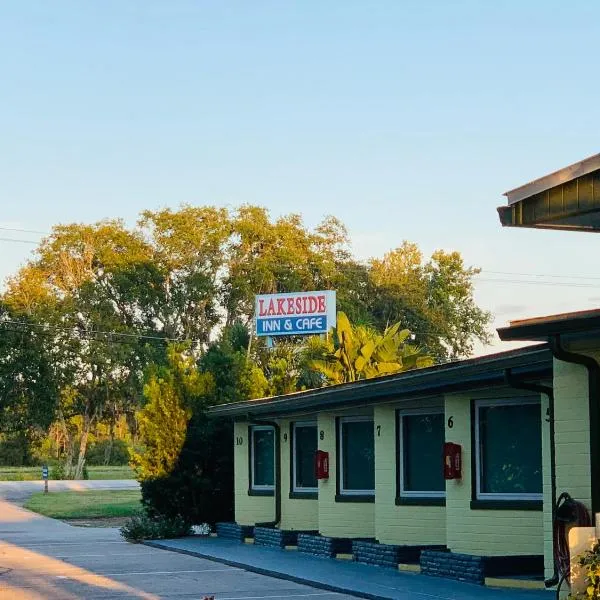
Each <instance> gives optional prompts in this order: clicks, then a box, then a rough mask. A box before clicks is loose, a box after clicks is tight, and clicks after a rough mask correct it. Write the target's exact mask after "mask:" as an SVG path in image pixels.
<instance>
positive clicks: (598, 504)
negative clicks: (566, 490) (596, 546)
mask: <svg viewBox="0 0 600 600" xmlns="http://www.w3.org/2000/svg"><path fill="white" fill-rule="evenodd" d="M548 341H549V343H550V350H551V351H552V354H553V356H554V357H555V358H557V359H558V360H562V361H564V362H568V363H574V364H577V365H583V366H584V367H586V368H587V371H588V398H589V419H590V475H591V481H590V490H591V496H592V507H591V508H592V524H595V522H596V513H597V512H600V406H599V402H600V366H599V365H598V363H597V362H596V361H595V360H594V359H593V358H592V357H591V356H585V355H583V354H576V353H575V352H570V351H568V350H565V349H564V347H563V346H562V343H561V339H560V335H554V336H552V337H551V338H550V339H549V340H548Z"/></svg>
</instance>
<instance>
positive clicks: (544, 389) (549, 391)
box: [504, 369, 559, 588]
mask: <svg viewBox="0 0 600 600" xmlns="http://www.w3.org/2000/svg"><path fill="white" fill-rule="evenodd" d="M504 380H505V381H506V383H507V384H508V385H509V386H510V387H512V388H514V389H516V390H526V391H529V392H536V393H539V394H545V395H546V396H548V413H549V414H548V417H549V420H550V489H551V491H550V495H551V496H552V561H553V565H554V574H553V575H552V577H551V578H550V579H546V580H545V581H544V585H545V586H546V587H548V588H550V587H554V586H555V585H556V584H557V583H558V580H559V577H558V565H557V564H556V553H555V549H556V539H555V536H554V514H555V512H556V449H555V447H554V389H553V388H552V387H550V386H549V385H542V384H539V383H531V382H527V381H523V380H522V379H520V378H518V377H516V376H515V375H513V374H512V371H511V369H506V370H505V371H504Z"/></svg>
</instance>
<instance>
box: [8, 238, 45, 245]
mask: <svg viewBox="0 0 600 600" xmlns="http://www.w3.org/2000/svg"><path fill="white" fill-rule="evenodd" d="M0 242H19V243H21V244H33V245H34V246H37V245H38V244H39V242H34V241H33V240H20V239H17V238H4V237H0Z"/></svg>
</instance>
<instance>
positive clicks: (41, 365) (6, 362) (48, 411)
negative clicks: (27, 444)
mask: <svg viewBox="0 0 600 600" xmlns="http://www.w3.org/2000/svg"><path fill="white" fill-rule="evenodd" d="M18 323H22V325H21V324H18ZM32 325H33V323H32V322H31V320H30V319H29V318H27V317H25V316H20V315H19V314H17V313H15V312H14V311H13V310H11V309H10V308H8V307H7V306H6V305H4V304H2V303H0V431H2V432H3V433H4V434H16V435H17V436H20V437H21V439H23V438H29V439H32V438H33V437H34V435H35V433H36V430H39V429H45V428H47V427H48V426H49V425H50V423H51V422H52V420H53V418H54V415H55V410H56V404H57V400H58V390H57V374H56V372H55V371H54V369H53V368H52V364H51V361H50V359H49V357H48V354H47V345H46V339H45V338H44V336H43V335H42V333H41V332H39V331H38V330H36V329H35V327H32Z"/></svg>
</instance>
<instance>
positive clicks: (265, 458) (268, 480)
mask: <svg viewBox="0 0 600 600" xmlns="http://www.w3.org/2000/svg"><path fill="white" fill-rule="evenodd" d="M250 432H251V433H250V434H251V438H252V443H251V445H250V488H251V489H252V490H255V491H265V492H269V491H273V490H274V489H275V430H274V429H273V427H266V426H256V427H252V428H251V430H250Z"/></svg>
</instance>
